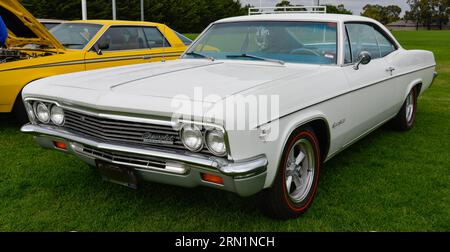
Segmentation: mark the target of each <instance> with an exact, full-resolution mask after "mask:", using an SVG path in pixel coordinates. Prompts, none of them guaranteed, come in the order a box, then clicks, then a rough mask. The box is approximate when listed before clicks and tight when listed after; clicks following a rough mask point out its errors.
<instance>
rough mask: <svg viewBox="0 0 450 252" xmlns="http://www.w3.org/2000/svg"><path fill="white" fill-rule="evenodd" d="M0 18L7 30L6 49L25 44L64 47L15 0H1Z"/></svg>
mask: <svg viewBox="0 0 450 252" xmlns="http://www.w3.org/2000/svg"><path fill="white" fill-rule="evenodd" d="M0 16H1V17H2V19H3V21H4V22H5V25H6V27H7V28H8V40H7V41H6V42H7V46H8V48H11V47H17V46H23V45H26V44H40V45H47V46H51V47H53V48H55V49H57V50H64V49H65V48H64V46H62V45H61V43H59V42H58V40H57V39H56V38H55V37H54V36H53V35H52V34H50V32H49V31H48V30H47V29H46V28H45V27H44V26H43V25H42V24H41V23H39V21H38V20H37V19H36V18H35V17H34V16H33V15H32V14H31V13H30V12H28V11H27V10H26V9H25V8H24V7H23V6H22V5H21V4H20V3H19V1H17V0H1V1H0Z"/></svg>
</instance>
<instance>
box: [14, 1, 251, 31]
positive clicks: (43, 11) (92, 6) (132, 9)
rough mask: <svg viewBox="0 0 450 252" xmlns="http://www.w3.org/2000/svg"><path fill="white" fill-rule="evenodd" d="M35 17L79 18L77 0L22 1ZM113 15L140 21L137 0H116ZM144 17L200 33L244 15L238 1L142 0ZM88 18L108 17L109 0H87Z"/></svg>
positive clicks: (178, 28) (243, 10) (245, 8)
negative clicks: (219, 22) (223, 21)
mask: <svg viewBox="0 0 450 252" xmlns="http://www.w3.org/2000/svg"><path fill="white" fill-rule="evenodd" d="M21 2H22V4H23V5H24V6H25V7H26V8H27V9H28V10H29V11H30V12H31V13H33V15H34V16H35V17H38V18H51V19H65V20H76V19H81V0H22V1H21ZM116 3H117V18H118V19H120V20H140V18H141V9H140V0H116ZM144 4H145V20H147V21H153V22H160V23H165V24H167V25H169V26H170V27H172V28H173V29H175V30H177V31H179V32H200V31H202V30H203V29H204V28H205V27H206V26H207V25H208V24H210V23H211V22H213V21H215V20H218V19H221V18H224V17H230V16H238V15H245V14H247V7H245V6H242V5H241V3H240V1H239V0H144ZM87 6H88V18H89V19H112V1H111V0H87Z"/></svg>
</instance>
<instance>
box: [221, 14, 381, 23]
mask: <svg viewBox="0 0 450 252" xmlns="http://www.w3.org/2000/svg"><path fill="white" fill-rule="evenodd" d="M241 21H323V22H336V23H337V22H358V21H359V22H376V21H375V20H373V19H371V18H367V17H362V16H356V15H344V14H309V13H282V14H261V15H249V16H238V17H231V18H224V19H221V20H218V21H216V22H215V23H226V22H241Z"/></svg>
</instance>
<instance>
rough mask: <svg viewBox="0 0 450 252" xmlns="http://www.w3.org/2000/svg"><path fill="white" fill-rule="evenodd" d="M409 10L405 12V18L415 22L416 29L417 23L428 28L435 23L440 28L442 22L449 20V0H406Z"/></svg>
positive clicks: (417, 27) (445, 22)
mask: <svg viewBox="0 0 450 252" xmlns="http://www.w3.org/2000/svg"><path fill="white" fill-rule="evenodd" d="M407 2H408V4H409V6H410V7H411V10H410V11H407V12H406V14H405V20H411V21H413V22H415V23H416V29H419V24H422V25H424V26H426V27H427V28H428V29H430V28H431V25H433V24H437V25H438V26H439V28H440V29H442V25H443V24H447V23H448V22H449V15H450V0H408V1H407Z"/></svg>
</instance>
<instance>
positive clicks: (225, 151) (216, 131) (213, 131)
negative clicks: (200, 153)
mask: <svg viewBox="0 0 450 252" xmlns="http://www.w3.org/2000/svg"><path fill="white" fill-rule="evenodd" d="M210 134H218V135H221V136H220V137H221V138H222V143H221V144H223V151H222V152H219V151H217V150H215V149H214V148H213V147H212V143H211V141H210V140H209V138H208V136H210ZM204 136H205V145H206V148H207V149H208V151H209V152H211V153H212V154H213V155H215V156H218V157H225V156H226V155H227V154H228V148H227V142H226V135H225V132H224V131H223V130H221V129H218V128H213V129H210V130H207V131H205V134H204Z"/></svg>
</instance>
